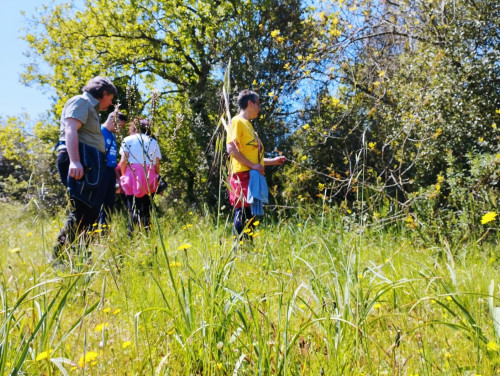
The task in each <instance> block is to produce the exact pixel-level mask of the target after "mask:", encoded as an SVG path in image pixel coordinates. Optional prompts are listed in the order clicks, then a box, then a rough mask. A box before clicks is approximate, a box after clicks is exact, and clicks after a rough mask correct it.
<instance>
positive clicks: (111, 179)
mask: <svg viewBox="0 0 500 376" xmlns="http://www.w3.org/2000/svg"><path fill="white" fill-rule="evenodd" d="M101 189H102V190H103V193H104V202H103V204H102V209H101V212H100V214H99V224H101V225H103V224H106V223H107V222H106V217H108V218H109V216H110V215H111V213H113V211H114V209H115V200H116V172H115V168H114V167H106V171H105V172H104V181H103V182H102V188H101Z"/></svg>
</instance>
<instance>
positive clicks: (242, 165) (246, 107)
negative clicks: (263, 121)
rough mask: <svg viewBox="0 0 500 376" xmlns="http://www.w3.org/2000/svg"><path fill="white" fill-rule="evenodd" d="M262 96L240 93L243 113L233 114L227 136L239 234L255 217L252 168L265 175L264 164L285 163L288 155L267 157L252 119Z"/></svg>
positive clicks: (252, 93)
mask: <svg viewBox="0 0 500 376" xmlns="http://www.w3.org/2000/svg"><path fill="white" fill-rule="evenodd" d="M259 103H260V101H259V95H258V94H257V93H255V92H254V91H251V90H243V91H241V92H240V93H239V95H238V107H239V109H240V112H239V114H238V115H236V116H235V117H233V119H232V121H231V123H232V133H231V134H228V135H227V141H226V149H227V153H228V154H229V155H230V156H231V171H230V174H229V184H230V186H231V189H230V190H229V201H230V202H231V205H232V206H233V207H234V209H235V212H234V222H233V233H234V234H235V235H237V234H240V233H241V232H242V231H243V229H244V227H245V224H246V222H247V220H248V219H250V218H251V217H252V213H251V211H250V205H249V204H248V203H247V202H246V197H247V191H248V182H249V179H250V173H249V171H250V170H257V171H259V172H260V173H261V174H262V175H264V170H265V166H272V165H282V164H283V163H285V162H286V157H284V156H279V157H275V158H264V147H263V146H262V143H261V142H260V139H259V135H258V134H257V132H255V130H254V128H253V126H252V123H251V122H250V120H252V119H255V118H256V117H257V116H258V115H259V111H260V108H259Z"/></svg>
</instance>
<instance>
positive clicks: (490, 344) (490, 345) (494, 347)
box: [486, 342, 499, 352]
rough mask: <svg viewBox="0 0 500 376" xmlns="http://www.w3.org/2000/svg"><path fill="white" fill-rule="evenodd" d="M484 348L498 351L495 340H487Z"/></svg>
mask: <svg viewBox="0 0 500 376" xmlns="http://www.w3.org/2000/svg"><path fill="white" fill-rule="evenodd" d="M486 349H487V350H488V351H491V352H496V351H498V349H499V347H498V345H497V343H496V342H488V344H487V345H486Z"/></svg>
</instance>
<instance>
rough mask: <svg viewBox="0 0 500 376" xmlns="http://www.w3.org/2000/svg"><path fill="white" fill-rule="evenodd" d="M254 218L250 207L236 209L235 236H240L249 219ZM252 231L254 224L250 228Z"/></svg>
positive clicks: (234, 220)
mask: <svg viewBox="0 0 500 376" xmlns="http://www.w3.org/2000/svg"><path fill="white" fill-rule="evenodd" d="M251 218H252V210H251V209H250V208H248V207H244V208H241V207H239V208H236V209H234V219H233V235H236V236H238V235H240V234H241V232H242V231H243V229H244V228H245V226H246V225H247V222H248V220H249V219H251ZM248 228H249V229H250V230H253V226H252V224H250V225H249V226H248Z"/></svg>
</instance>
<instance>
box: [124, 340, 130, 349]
mask: <svg viewBox="0 0 500 376" xmlns="http://www.w3.org/2000/svg"><path fill="white" fill-rule="evenodd" d="M131 344H132V342H130V341H125V342H123V343H122V349H126V348H127V347H129V346H130V345H131Z"/></svg>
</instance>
